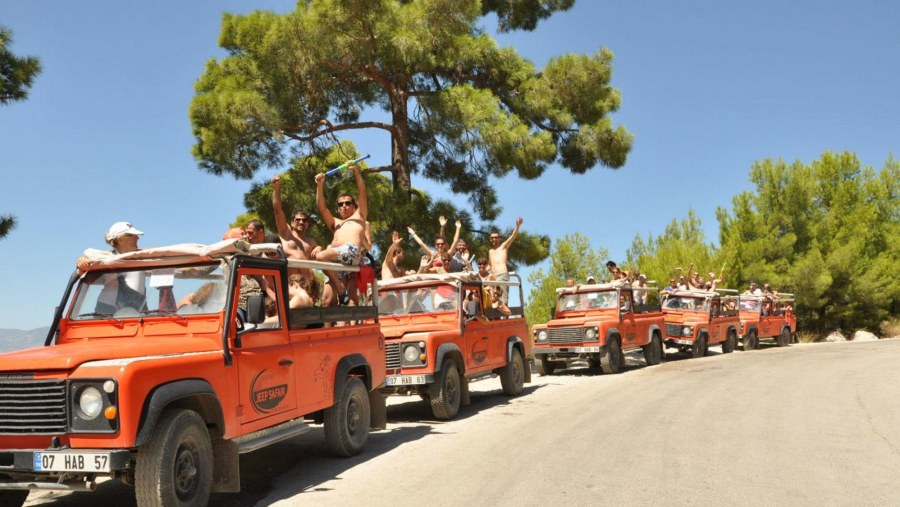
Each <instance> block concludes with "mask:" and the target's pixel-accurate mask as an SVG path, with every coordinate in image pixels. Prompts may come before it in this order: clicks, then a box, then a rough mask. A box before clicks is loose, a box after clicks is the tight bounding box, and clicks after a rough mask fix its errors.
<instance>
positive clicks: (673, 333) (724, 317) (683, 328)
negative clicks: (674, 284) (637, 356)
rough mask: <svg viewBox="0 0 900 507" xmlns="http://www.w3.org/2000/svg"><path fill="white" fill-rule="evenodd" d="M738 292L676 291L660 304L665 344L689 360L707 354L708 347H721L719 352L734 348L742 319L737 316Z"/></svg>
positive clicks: (730, 350) (720, 290)
mask: <svg viewBox="0 0 900 507" xmlns="http://www.w3.org/2000/svg"><path fill="white" fill-rule="evenodd" d="M738 299H739V296H738V295H737V291H734V290H729V289H719V290H718V291H716V292H711V291H702V290H677V291H674V292H672V293H671V294H669V295H668V297H667V298H666V299H665V302H664V303H663V313H665V315H666V341H665V343H666V345H669V346H671V347H676V348H678V350H680V351H681V352H687V351H691V356H692V357H703V356H705V355H706V352H707V349H708V347H709V346H710V345H717V344H721V345H722V353H723V354H728V353H730V352H734V349H735V348H736V347H737V337H738V331H739V330H740V327H741V319H740V317H739V316H738Z"/></svg>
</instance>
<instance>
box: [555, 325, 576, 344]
mask: <svg viewBox="0 0 900 507" xmlns="http://www.w3.org/2000/svg"><path fill="white" fill-rule="evenodd" d="M547 331H549V332H548V333H547V343H581V342H583V341H584V328H581V327H556V328H551V329H548V330H547Z"/></svg>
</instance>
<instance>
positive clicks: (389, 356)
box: [384, 342, 400, 370]
mask: <svg viewBox="0 0 900 507" xmlns="http://www.w3.org/2000/svg"><path fill="white" fill-rule="evenodd" d="M384 366H385V368H387V369H388V370H396V369H397V368H399V367H400V342H394V343H385V344H384Z"/></svg>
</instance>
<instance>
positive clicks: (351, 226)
mask: <svg viewBox="0 0 900 507" xmlns="http://www.w3.org/2000/svg"><path fill="white" fill-rule="evenodd" d="M348 169H349V170H350V171H353V177H354V178H355V179H356V189H357V190H358V192H359V195H358V196H357V198H355V199H354V198H353V196H352V195H347V194H343V195H340V196H338V199H337V211H338V215H339V216H340V218H337V217H335V216H334V215H332V214H331V211H330V210H329V209H328V206H326V205H325V174H324V173H319V174H316V207H317V208H318V209H319V215H320V216H321V217H322V222H323V223H324V224H325V226H326V227H328V229H329V230H331V231H334V238H333V239H332V240H331V244H330V245H328V247H327V248H323V249H320V250H319V251H317V252H316V253H315V259H316V260H317V261H325V262H340V263H341V264H345V265H347V266H357V265H359V261H360V259H362V258H363V256H364V254H365V252H364V248H365V245H366V243H367V242H366V219H367V216H368V214H369V199H368V193H367V191H366V182H365V180H364V179H363V176H362V173H360V172H359V167H358V166H355V165H351V166H350V167H349V168H348ZM347 278H348V281H349V282H350V283H349V285H350V287H349V288H348V287H343V286H340V285H336V286H335V289H336V290H337V292H338V294H341V293H343V292H344V291H345V290H348V289H349V295H350V300H351V301H356V298H357V296H356V290H355V287H353V285H354V283H353V277H347Z"/></svg>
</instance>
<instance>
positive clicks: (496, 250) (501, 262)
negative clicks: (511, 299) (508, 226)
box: [488, 217, 523, 304]
mask: <svg viewBox="0 0 900 507" xmlns="http://www.w3.org/2000/svg"><path fill="white" fill-rule="evenodd" d="M522 222H523V220H522V217H519V218H518V219H517V220H516V226H515V227H514V228H513V231H512V234H510V235H509V237H508V238H506V241H504V242H503V243H500V233H499V232H497V231H491V235H490V241H491V249H490V250H488V260H489V261H490V263H491V274H492V275H493V276H494V279H496V280H504V281H509V270H508V269H507V267H506V263H507V260H508V259H509V247H510V246H511V245H512V244H513V241H515V240H516V237H518V236H519V227H521V226H522ZM503 292H504V299H503V303H504V304H505V303H506V295H507V294H506V291H503Z"/></svg>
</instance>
